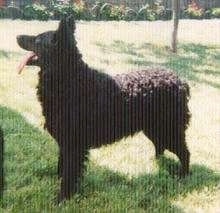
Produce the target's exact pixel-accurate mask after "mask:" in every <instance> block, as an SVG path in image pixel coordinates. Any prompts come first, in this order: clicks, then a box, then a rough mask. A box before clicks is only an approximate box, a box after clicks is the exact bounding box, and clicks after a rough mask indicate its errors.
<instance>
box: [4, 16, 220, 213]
mask: <svg viewBox="0 0 220 213" xmlns="http://www.w3.org/2000/svg"><path fill="white" fill-rule="evenodd" d="M30 23H31V24H30ZM218 23H219V22H218V20H216V21H210V22H209V25H207V27H206V29H205V32H204V22H203V21H196V22H190V21H183V20H182V21H181V22H180V32H179V39H180V44H179V49H178V51H179V52H178V54H177V55H173V54H171V53H170V52H169V51H168V48H167V46H168V38H167V33H168V32H169V31H168V30H167V26H169V24H170V22H154V23H149V22H138V23H136V22H131V23H126V22H119V23H117V22H108V23H105V22H99V23H97V22H80V23H79V24H77V34H76V35H77V40H78V44H79V48H80V50H81V52H82V53H83V56H84V60H86V61H87V62H88V64H90V65H91V66H93V67H96V68H99V69H102V70H103V71H105V72H108V73H111V74H115V73H118V72H119V71H120V72H121V71H122V72H127V71H130V70H134V69H144V68H145V67H146V66H149V65H156V66H158V65H159V66H165V67H167V68H171V69H173V70H174V71H175V72H177V73H178V75H180V76H181V78H184V79H186V80H187V81H188V82H189V83H190V86H191V100H190V110H191V112H192V120H191V123H190V127H189V129H188V131H187V144H188V147H189V149H190V152H191V162H190V169H191V172H192V175H191V176H189V177H187V178H185V179H182V180H179V179H177V177H172V176H171V175H169V172H168V171H169V170H175V168H177V167H179V162H178V160H177V158H176V157H175V156H174V155H173V154H171V153H169V152H166V154H165V156H164V157H161V158H160V159H159V160H155V157H154V155H155V151H154V147H153V145H152V143H151V142H150V141H149V140H148V139H146V138H145V137H144V135H143V134H142V133H140V134H137V135H136V136H134V137H133V138H128V139H123V140H121V141H119V142H117V143H115V144H113V145H109V146H104V147H101V148H100V149H94V150H91V152H90V156H89V157H90V158H89V159H90V160H89V161H88V162H87V164H86V165H87V170H86V171H85V174H84V176H83V177H84V178H83V180H82V184H81V190H80V193H79V194H76V195H75V196H74V197H73V198H72V199H71V200H70V201H68V202H66V203H65V204H62V205H61V206H56V205H55V204H56V195H57V192H58V190H59V180H58V179H57V153H58V149H57V145H56V143H55V142H54V141H53V139H52V138H51V137H50V136H49V135H48V133H47V132H46V131H44V130H43V128H42V127H43V122H44V120H43V116H42V114H41V107H40V104H39V103H38V101H37V98H36V94H35V93H36V91H35V86H36V84H37V71H38V68H36V67H29V68H26V69H25V70H24V73H23V74H22V75H21V76H18V75H17V74H16V71H15V68H16V65H17V63H18V62H19V60H20V58H21V57H22V55H23V54H24V51H23V50H21V49H19V47H18V46H17V45H16V41H15V37H16V35H17V34H20V33H27V34H28V33H30V34H35V33H39V32H42V31H45V30H48V29H55V28H56V25H57V22H36V21H33V22H25V21H13V22H9V21H7V20H4V21H0V28H1V29H2V28H3V29H4V33H2V31H1V32H0V39H5V40H4V41H5V42H3V43H0V64H1V66H0V105H1V106H0V125H1V126H2V128H3V130H4V134H5V180H6V186H5V193H4V200H3V201H1V203H0V204H1V206H2V209H1V208H0V211H1V210H2V211H3V212H79V211H80V212H110V211H111V212H126V211H128V212H218V210H219V209H220V205H219V200H220V189H219V184H220V158H219V153H220V144H219V141H220V138H219V125H220V119H219V118H220V104H219V103H220V95H219V92H220V91H219V90H220V41H219V40H218V38H216V39H215V40H213V38H212V36H213V34H214V33H216V35H218V34H219V33H220V32H219V31H220V29H219V28H218V27H217V25H218ZM27 24H28V26H29V27H28V28H26V27H25V26H26V25H27ZM192 24H193V29H192V31H191V34H190V36H189V35H188V34H187V31H188V30H189V29H191V27H190V26H191V25H192ZM214 26H216V28H215V27H214ZM145 29H148V30H145ZM158 30H160V32H161V33H162V34H161V35H163V36H159V35H158ZM206 31H208V32H209V34H208V33H206ZM109 32H111V34H110V35H111V36H110V35H109ZM198 32H204V33H206V34H205V35H207V36H206V37H205V36H202V35H201V34H202V33H199V34H198ZM132 33H133V35H132ZM128 35H129V36H128ZM6 36H7V38H6Z"/></svg>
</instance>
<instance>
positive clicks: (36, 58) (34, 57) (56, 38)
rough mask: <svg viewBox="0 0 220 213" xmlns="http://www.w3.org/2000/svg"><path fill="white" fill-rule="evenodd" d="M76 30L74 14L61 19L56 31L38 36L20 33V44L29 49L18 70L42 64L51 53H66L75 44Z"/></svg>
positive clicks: (18, 37) (18, 39)
mask: <svg viewBox="0 0 220 213" xmlns="http://www.w3.org/2000/svg"><path fill="white" fill-rule="evenodd" d="M74 31H75V21H74V18H73V16H69V17H67V18H64V19H62V20H61V21H60V24H59V27H58V29H57V30H56V31H47V32H44V33H41V34H39V35H37V36H29V35H18V36H17V43H18V45H19V46H20V47H21V48H23V49H25V50H27V51H29V52H28V54H27V55H26V56H25V58H24V59H23V60H22V62H21V63H20V65H19V66H18V72H19V73H21V71H22V70H23V68H24V66H25V65H36V66H41V65H42V64H43V63H45V60H47V59H48V58H50V57H49V56H50V55H51V54H59V56H61V55H63V54H65V52H66V51H68V50H70V49H71V48H72V47H73V45H74V42H75V40H74V37H73V33H74ZM59 56H57V57H59Z"/></svg>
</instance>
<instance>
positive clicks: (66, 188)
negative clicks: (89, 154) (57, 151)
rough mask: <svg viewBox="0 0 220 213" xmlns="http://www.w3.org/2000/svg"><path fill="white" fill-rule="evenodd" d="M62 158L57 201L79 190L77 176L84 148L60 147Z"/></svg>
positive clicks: (83, 157) (80, 170) (82, 162)
mask: <svg viewBox="0 0 220 213" xmlns="http://www.w3.org/2000/svg"><path fill="white" fill-rule="evenodd" d="M61 156H62V158H61V159H62V160H61V161H60V164H61V165H60V172H61V188H60V193H59V195H58V202H61V201H63V200H66V199H70V197H71V196H72V195H73V194H74V193H76V192H78V191H79V178H80V176H81V175H82V171H83V165H84V160H85V157H86V150H85V149H84V148H82V147H80V148H78V149H77V148H76V147H74V148H71V147H68V148H67V147H64V148H61Z"/></svg>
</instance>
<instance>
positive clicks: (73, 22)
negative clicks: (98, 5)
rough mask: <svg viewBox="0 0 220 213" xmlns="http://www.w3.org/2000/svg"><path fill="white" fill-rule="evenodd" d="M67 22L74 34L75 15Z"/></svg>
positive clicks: (68, 18)
mask: <svg viewBox="0 0 220 213" xmlns="http://www.w3.org/2000/svg"><path fill="white" fill-rule="evenodd" d="M66 22H67V24H68V26H69V27H70V29H72V30H73V32H74V31H75V28H76V25H75V18H74V16H73V15H70V16H68V17H67V18H66Z"/></svg>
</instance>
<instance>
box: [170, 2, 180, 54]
mask: <svg viewBox="0 0 220 213" xmlns="http://www.w3.org/2000/svg"><path fill="white" fill-rule="evenodd" d="M172 7H173V18H172V20H173V29H172V41H171V50H172V52H174V53H176V52H177V34H178V25H179V15H180V0H172Z"/></svg>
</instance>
